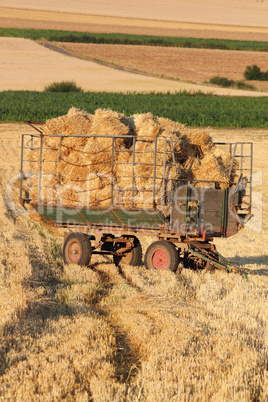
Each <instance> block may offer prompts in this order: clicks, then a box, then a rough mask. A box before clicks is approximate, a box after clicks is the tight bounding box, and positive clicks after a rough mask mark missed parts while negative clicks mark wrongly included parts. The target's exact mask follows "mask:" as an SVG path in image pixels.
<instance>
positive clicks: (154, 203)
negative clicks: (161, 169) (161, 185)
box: [153, 137, 157, 208]
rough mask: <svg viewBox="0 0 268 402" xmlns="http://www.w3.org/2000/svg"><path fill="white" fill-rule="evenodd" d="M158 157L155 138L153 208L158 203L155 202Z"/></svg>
mask: <svg viewBox="0 0 268 402" xmlns="http://www.w3.org/2000/svg"><path fill="white" fill-rule="evenodd" d="M156 155H157V137H155V143H154V177H153V208H156V202H155V182H156Z"/></svg>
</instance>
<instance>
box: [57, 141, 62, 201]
mask: <svg viewBox="0 0 268 402" xmlns="http://www.w3.org/2000/svg"><path fill="white" fill-rule="evenodd" d="M62 141H63V136H62V135H61V136H60V142H59V160H58V163H60V161H61V150H62ZM58 172H59V173H58V189H57V204H60V198H59V193H60V191H59V190H60V186H61V173H60V166H59V165H58Z"/></svg>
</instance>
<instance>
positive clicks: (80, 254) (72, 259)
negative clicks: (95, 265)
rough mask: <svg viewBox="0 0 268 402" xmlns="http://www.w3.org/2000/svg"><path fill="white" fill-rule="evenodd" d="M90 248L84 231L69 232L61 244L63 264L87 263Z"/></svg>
mask: <svg viewBox="0 0 268 402" xmlns="http://www.w3.org/2000/svg"><path fill="white" fill-rule="evenodd" d="M91 255H92V249H91V244H90V240H89V239H88V236H87V235H85V234H84V233H79V232H78V233H71V234H70V235H69V236H68V237H67V238H66V240H65V242H64V246H63V259H64V263H65V264H78V265H86V266H87V265H88V264H89V262H90V259H91Z"/></svg>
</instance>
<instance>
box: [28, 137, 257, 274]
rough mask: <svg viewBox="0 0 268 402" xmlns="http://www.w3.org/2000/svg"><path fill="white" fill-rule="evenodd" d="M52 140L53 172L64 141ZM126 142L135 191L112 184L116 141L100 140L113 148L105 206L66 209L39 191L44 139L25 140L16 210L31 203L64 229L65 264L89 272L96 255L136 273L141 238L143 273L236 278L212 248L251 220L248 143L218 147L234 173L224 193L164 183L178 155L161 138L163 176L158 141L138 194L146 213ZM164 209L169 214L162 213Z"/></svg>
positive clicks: (213, 185)
mask: <svg viewBox="0 0 268 402" xmlns="http://www.w3.org/2000/svg"><path fill="white" fill-rule="evenodd" d="M55 137H58V138H59V145H58V147H54V148H53V151H54V154H53V155H54V159H52V160H49V161H48V162H50V163H53V164H54V165H55V164H57V163H58V164H59V163H61V155H62V146H63V144H64V138H65V136H63V135H55ZM69 137H70V136H69ZM74 137H83V136H82V135H80V136H74ZM98 137H101V136H98ZM125 137H128V136H125ZM129 137H130V140H131V141H132V143H133V151H132V153H133V157H132V162H131V166H132V168H133V169H132V173H131V177H130V178H129V179H130V182H131V183H132V185H131V188H129V187H128V188H126V189H122V188H120V189H119V190H118V189H117V188H116V185H114V182H113V171H114V169H115V167H116V164H117V163H118V162H116V160H115V159H114V155H115V141H116V139H117V136H106V137H105V138H106V140H107V138H110V141H111V147H110V164H111V172H110V175H111V180H110V190H109V191H110V203H109V205H108V206H104V207H103V206H98V205H95V206H90V205H75V206H74V205H71V206H70V205H64V204H62V203H61V201H60V199H59V197H58V196H57V198H55V199H48V198H46V199H45V197H44V196H43V192H42V191H43V188H44V180H45V178H46V176H48V175H51V174H52V173H46V169H45V168H44V157H43V153H44V152H45V150H46V149H47V148H46V146H45V141H44V138H45V135H43V134H42V133H40V134H38V135H35V134H24V135H23V136H22V147H21V175H20V178H21V179H20V200H21V204H22V205H24V206H25V204H27V203H30V204H31V207H32V208H34V210H35V211H36V212H37V213H38V214H39V216H40V217H41V218H42V219H43V220H44V221H46V222H49V223H50V224H52V225H54V226H56V227H58V228H63V229H66V231H65V235H64V246H63V258H64V261H65V263H68V264H79V265H89V264H90V261H91V257H92V255H93V254H109V255H112V256H113V260H114V263H115V264H116V265H117V266H121V264H130V265H133V266H138V265H141V263H142V248H141V243H140V240H139V237H141V236H146V237H152V239H153V242H152V244H151V245H150V246H149V247H148V248H147V250H146V252H145V255H144V263H145V266H146V268H148V269H158V270H165V269H170V270H172V271H176V269H177V267H178V266H179V264H183V265H184V266H185V267H190V268H197V269H199V268H201V269H204V268H205V269H208V270H213V269H221V270H225V271H228V272H229V271H240V270H239V267H237V266H236V265H234V264H230V263H229V262H228V261H227V260H226V259H225V258H224V257H223V256H221V255H220V254H219V253H218V252H217V250H216V248H215V245H214V244H213V243H212V241H213V238H214V237H230V236H233V235H234V234H236V233H237V232H238V231H239V230H240V229H241V228H243V226H244V224H245V223H246V222H247V220H248V219H249V218H250V216H251V204H252V156H253V146H252V143H250V142H239V143H232V144H226V143H220V144H217V145H218V146H222V147H225V148H227V149H228V151H229V152H230V154H231V155H232V162H231V166H230V176H231V171H232V168H233V165H234V164H235V165H236V172H237V173H238V179H237V180H236V182H231V181H230V182H229V184H228V186H227V188H219V187H220V185H219V184H220V182H216V181H209V180H204V181H196V180H178V179H176V177H175V178H174V177H167V175H166V171H167V164H166V160H167V159H168V158H169V160H170V161H171V163H174V164H175V162H174V161H175V155H174V150H173V146H172V143H171V141H170V142H169V141H168V139H166V138H164V139H163V141H164V144H163V146H161V150H162V151H161V152H162V154H163V155H162V154H161V155H162V156H161V157H162V162H161V166H162V173H161V174H159V169H158V168H159V152H160V148H159V147H158V141H157V138H156V139H155V140H154V142H153V143H152V150H151V151H150V152H152V158H150V163H147V164H146V165H149V164H151V165H152V171H153V174H152V177H151V179H152V186H151V188H150V189H144V190H143V191H144V192H147V193H146V197H149V198H150V200H151V207H150V208H149V207H148V205H146V208H145V207H141V205H139V203H138V202H136V193H137V188H136V187H134V183H135V180H136V178H137V176H135V174H134V170H135V166H136V165H137V164H138V160H139V158H138V157H137V155H136V154H135V141H136V138H135V137H134V136H129ZM118 138H120V136H118ZM33 151H34V152H37V153H38V155H39V158H38V160H34V159H33V158H32V157H31V156H29V155H31V154H30V152H33ZM117 152H121V151H120V150H119V151H118V150H117ZM122 152H123V151H122ZM146 152H148V150H147V151H146ZM55 155H57V156H56V157H55ZM157 155H158V159H157ZM33 166H35V167H34V169H33V168H32V167H33ZM145 168H146V166H145ZM143 174H146V173H143ZM53 175H56V177H57V189H59V188H60V187H61V185H62V184H61V183H62V182H63V181H64V180H63V177H62V174H60V173H59V172H55V173H53ZM141 177H147V176H141ZM159 182H161V186H160V187H161V188H160V190H159V191H160V193H161V194H160V196H159V192H157V190H156V188H157V183H159ZM116 191H118V192H119V193H120V194H121V193H122V191H127V192H128V193H127V194H128V197H129V204H128V206H127V207H125V206H124V205H122V204H120V202H118V201H117V200H118V194H117V193H116ZM34 194H35V196H34ZM57 194H58V193H57ZM157 197H158V198H157ZM164 208H166V209H165V211H168V213H165V214H164V212H163V211H164Z"/></svg>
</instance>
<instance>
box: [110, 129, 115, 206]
mask: <svg viewBox="0 0 268 402" xmlns="http://www.w3.org/2000/svg"><path fill="white" fill-rule="evenodd" d="M111 158H112V160H111V207H113V206H114V137H113V138H112V156H111Z"/></svg>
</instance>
